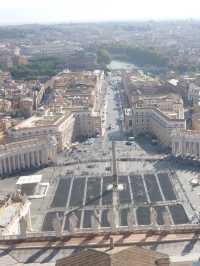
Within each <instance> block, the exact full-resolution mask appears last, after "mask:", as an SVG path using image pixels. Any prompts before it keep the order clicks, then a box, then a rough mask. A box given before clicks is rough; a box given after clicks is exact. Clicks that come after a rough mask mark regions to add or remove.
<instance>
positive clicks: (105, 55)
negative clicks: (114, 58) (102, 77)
mask: <svg viewBox="0 0 200 266" xmlns="http://www.w3.org/2000/svg"><path fill="white" fill-rule="evenodd" d="M110 62H111V55H110V54H109V52H108V51H107V50H106V49H104V48H101V49H99V50H98V51H97V63H98V64H99V65H108V64H110Z"/></svg>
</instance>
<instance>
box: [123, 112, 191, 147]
mask: <svg viewBox="0 0 200 266" xmlns="http://www.w3.org/2000/svg"><path fill="white" fill-rule="evenodd" d="M124 126H125V130H126V132H128V133H132V134H133V135H138V134H140V133H147V132H150V133H151V134H153V135H155V136H156V137H157V138H158V139H159V141H160V142H161V143H162V144H164V145H165V146H171V134H172V132H173V130H174V129H177V128H180V129H185V128H186V122H185V119H177V118H174V117H170V116H169V115H167V113H164V112H162V111H160V110H159V109H158V108H135V109H127V110H125V120H124Z"/></svg>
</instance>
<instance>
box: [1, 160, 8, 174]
mask: <svg viewBox="0 0 200 266" xmlns="http://www.w3.org/2000/svg"><path fill="white" fill-rule="evenodd" d="M2 165H3V171H4V174H7V173H8V169H7V165H6V159H5V158H3V159H2Z"/></svg>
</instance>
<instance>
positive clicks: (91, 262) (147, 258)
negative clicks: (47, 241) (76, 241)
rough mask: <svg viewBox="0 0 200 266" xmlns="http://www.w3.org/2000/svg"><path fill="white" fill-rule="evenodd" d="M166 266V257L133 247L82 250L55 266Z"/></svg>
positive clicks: (59, 261) (61, 260)
mask: <svg viewBox="0 0 200 266" xmlns="http://www.w3.org/2000/svg"><path fill="white" fill-rule="evenodd" d="M155 265H159V266H168V265H169V257H168V256H167V255H164V254H161V253H158V252H155V251H152V250H148V249H144V248H140V247H137V246H133V247H130V248H126V247H119V248H118V247H116V248H114V249H111V250H102V249H101V250H100V249H96V250H94V249H93V250H92V249H87V250H83V251H81V252H80V253H78V254H75V255H70V256H69V257H66V258H63V259H60V260H58V261H57V263H56V266H155Z"/></svg>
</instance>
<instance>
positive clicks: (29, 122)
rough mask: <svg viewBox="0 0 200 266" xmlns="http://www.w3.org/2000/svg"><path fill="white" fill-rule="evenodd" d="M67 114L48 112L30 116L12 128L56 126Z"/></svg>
mask: <svg viewBox="0 0 200 266" xmlns="http://www.w3.org/2000/svg"><path fill="white" fill-rule="evenodd" d="M68 116H69V113H68V114H55V113H52V112H49V113H48V114H45V115H43V116H36V115H34V116H32V117H30V118H28V119H26V120H24V121H22V122H20V123H19V124H17V125H16V126H14V127H13V128H12V129H13V130H20V129H28V128H35V127H47V126H57V125H59V124H60V123H62V122H63V119H65V118H67V117H68Z"/></svg>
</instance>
